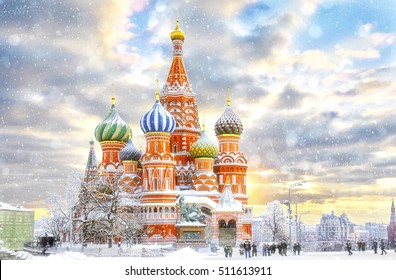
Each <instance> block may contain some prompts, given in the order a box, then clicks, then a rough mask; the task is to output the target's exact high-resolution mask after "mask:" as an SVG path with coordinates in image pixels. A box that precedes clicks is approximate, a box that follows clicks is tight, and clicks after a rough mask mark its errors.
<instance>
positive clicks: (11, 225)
mask: <svg viewBox="0 0 396 280" xmlns="http://www.w3.org/2000/svg"><path fill="white" fill-rule="evenodd" d="M33 232H34V210H33V209H26V208H23V207H21V206H11V205H9V204H6V203H3V202H0V240H2V241H3V247H5V248H8V249H22V248H23V245H24V243H25V242H28V241H32V240H33V238H34V237H33Z"/></svg>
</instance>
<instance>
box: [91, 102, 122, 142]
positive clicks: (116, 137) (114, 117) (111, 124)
mask: <svg viewBox="0 0 396 280" xmlns="http://www.w3.org/2000/svg"><path fill="white" fill-rule="evenodd" d="M129 132H130V128H129V126H128V125H127V123H126V122H124V121H123V119H121V117H120V116H119V115H118V113H117V110H116V108H115V98H114V97H112V102H111V107H110V110H109V113H108V114H107V116H106V118H105V119H104V120H103V121H102V122H101V123H99V124H98V126H97V127H96V128H95V138H96V140H98V141H99V142H103V141H126V140H127V139H128V136H129Z"/></svg>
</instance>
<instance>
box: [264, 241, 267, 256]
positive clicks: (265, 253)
mask: <svg viewBox="0 0 396 280" xmlns="http://www.w3.org/2000/svg"><path fill="white" fill-rule="evenodd" d="M267 254H268V248H267V245H266V244H265V243H264V244H263V257H266V256H267Z"/></svg>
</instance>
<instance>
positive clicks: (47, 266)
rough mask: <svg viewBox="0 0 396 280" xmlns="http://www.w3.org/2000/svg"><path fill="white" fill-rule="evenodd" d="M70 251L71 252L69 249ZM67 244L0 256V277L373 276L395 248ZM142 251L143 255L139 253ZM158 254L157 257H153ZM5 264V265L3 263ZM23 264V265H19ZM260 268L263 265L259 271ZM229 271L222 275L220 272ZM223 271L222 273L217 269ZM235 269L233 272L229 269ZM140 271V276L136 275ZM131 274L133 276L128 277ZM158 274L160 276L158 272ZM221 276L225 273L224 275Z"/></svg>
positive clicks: (386, 267) (388, 264) (381, 272)
mask: <svg viewBox="0 0 396 280" xmlns="http://www.w3.org/2000/svg"><path fill="white" fill-rule="evenodd" d="M74 250H75V251H74ZM80 250H81V247H80V248H77V247H72V248H69V251H67V250H65V251H63V252H61V250H58V251H57V253H55V254H51V255H50V256H48V257H44V256H33V257H32V258H29V259H28V260H27V261H4V262H3V261H2V270H1V274H2V277H1V279H6V280H7V279H21V280H25V279H27V280H33V279H40V280H53V279H67V280H70V279H95V280H101V279H104V280H108V279H126V278H127V279H132V278H133V279H143V280H144V279H147V280H152V279H161V280H167V279H172V280H177V279H200V280H201V279H219V278H222V279H227V280H230V279H238V280H242V279H258V278H263V277H264V278H265V277H266V276H268V275H247V274H245V275H240V274H237V273H238V272H243V271H247V272H249V271H251V270H252V269H253V270H254V269H265V271H266V272H268V269H270V270H271V273H272V274H271V275H272V276H271V277H270V278H271V279H282V280H284V279H304V280H317V279H321V280H327V279H329V280H334V279H337V278H339V279H376V278H384V277H387V276H389V275H394V274H395V268H394V267H395V260H396V252H394V251H391V250H389V251H388V254H387V255H381V254H376V255H375V254H374V253H373V252H372V251H366V252H354V254H353V255H351V256H349V255H348V253H347V252H323V253H318V252H302V253H301V255H300V256H295V255H288V256H280V255H279V254H277V253H276V254H274V255H271V256H270V257H263V256H261V255H259V256H257V257H252V258H248V259H245V257H244V256H241V255H239V254H233V257H232V258H225V256H224V254H223V251H222V250H221V251H220V250H219V251H218V254H216V253H211V252H210V250H209V249H205V250H200V252H197V251H195V250H194V249H192V248H190V247H186V248H182V249H180V250H176V251H175V250H173V249H172V248H171V246H155V245H137V246H133V247H132V248H131V249H127V248H123V251H122V252H121V251H120V250H119V248H118V247H115V248H111V249H108V248H106V247H105V246H98V245H93V246H88V247H87V248H84V250H83V252H81V251H80ZM142 252H144V254H145V257H140V256H138V255H140V254H141V253H142ZM234 252H238V250H237V248H234ZM154 256H157V257H154ZM3 264H4V265H3ZM132 267H133V268H134V269H137V270H141V269H144V268H147V269H150V270H155V269H165V268H166V269H168V268H169V269H171V270H173V271H176V270H177V269H181V268H183V269H185V270H186V272H187V273H188V272H189V271H190V270H191V269H192V270H194V271H195V270H197V269H198V270H201V269H206V270H207V271H208V273H210V274H204V275H208V276H204V277H203V276H202V275H200V276H197V274H194V275H192V274H186V275H188V276H186V275H174V274H166V275H165V276H159V275H160V274H157V276H153V275H151V276H147V274H145V276H142V274H135V275H131V274H127V273H126V271H127V270H129V269H132ZM21 268H22V269H21ZM261 271H262V270H261ZM225 272H226V273H229V274H224V273H225ZM221 273H223V274H221ZM233 273H236V274H233ZM137 275H139V276H137ZM3 276H4V278H3ZM131 276H132V277H131ZM158 276H159V277H158ZM223 276H224V277H223Z"/></svg>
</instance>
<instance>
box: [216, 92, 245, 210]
mask: <svg viewBox="0 0 396 280" xmlns="http://www.w3.org/2000/svg"><path fill="white" fill-rule="evenodd" d="M242 131H243V125H242V122H241V120H240V119H239V118H238V117H237V116H236V115H235V113H234V111H233V110H232V109H231V100H230V98H228V100H227V107H226V109H225V111H224V113H223V115H222V116H221V117H220V118H219V119H218V120H217V121H216V124H215V133H216V136H217V139H219V155H218V156H217V158H216V159H215V162H214V172H215V174H216V175H217V182H218V185H219V191H220V192H223V190H224V187H225V179H226V178H227V177H230V178H231V182H230V185H231V190H232V193H233V194H234V196H235V199H237V200H239V201H241V202H242V203H243V204H247V201H248V196H247V195H246V171H247V167H248V164H247V159H246V157H245V155H244V154H243V153H242V152H241V151H239V138H240V137H241V134H242Z"/></svg>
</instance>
